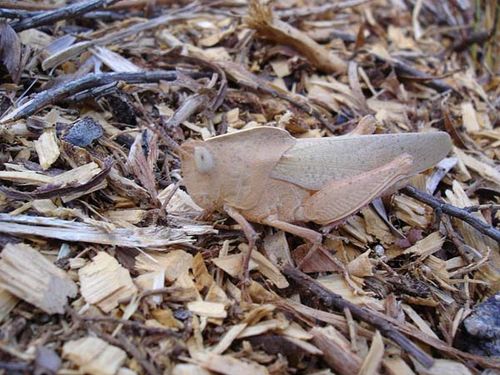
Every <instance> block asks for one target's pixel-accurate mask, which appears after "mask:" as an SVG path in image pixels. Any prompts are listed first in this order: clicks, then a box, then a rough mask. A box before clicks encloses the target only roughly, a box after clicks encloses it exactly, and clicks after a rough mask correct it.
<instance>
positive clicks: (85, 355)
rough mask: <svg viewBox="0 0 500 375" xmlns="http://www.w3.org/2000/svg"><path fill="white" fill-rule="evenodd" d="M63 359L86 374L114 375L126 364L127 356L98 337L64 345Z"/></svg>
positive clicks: (85, 338) (84, 338)
mask: <svg viewBox="0 0 500 375" xmlns="http://www.w3.org/2000/svg"><path fill="white" fill-rule="evenodd" d="M62 352H63V357H64V358H67V359H69V360H70V361H71V362H73V363H74V364H76V365H77V366H78V367H79V369H80V371H81V372H82V373H85V374H95V375H114V374H116V373H117V371H118V369H119V368H120V367H121V366H122V365H123V364H124V363H125V360H126V358H127V354H126V353H125V352H124V351H123V350H122V349H120V348H118V347H116V346H113V345H109V344H108V343H107V342H106V341H104V340H101V339H99V338H97V337H82V338H81V339H78V340H72V341H67V342H66V343H65V344H64V345H63V350H62Z"/></svg>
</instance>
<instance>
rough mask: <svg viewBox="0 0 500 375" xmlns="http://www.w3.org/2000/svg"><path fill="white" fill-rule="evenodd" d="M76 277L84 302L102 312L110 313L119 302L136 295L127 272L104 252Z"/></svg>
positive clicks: (134, 287) (135, 289) (135, 288)
mask: <svg viewBox="0 0 500 375" xmlns="http://www.w3.org/2000/svg"><path fill="white" fill-rule="evenodd" d="M78 277H79V278H80V288H81V293H82V296H83V298H84V299H85V301H86V302H87V303H90V304H96V305H97V306H99V308H101V310H103V311H104V312H110V311H111V310H113V309H114V308H115V307H117V306H118V304H119V303H120V301H122V300H125V299H128V298H131V297H132V296H133V295H134V294H136V293H137V287H136V286H135V284H134V283H133V281H132V278H131V277H130V273H129V272H128V270H127V269H125V268H123V267H122V266H121V265H120V264H119V263H118V261H117V260H116V259H115V258H113V257H112V256H111V255H109V254H108V253H106V252H104V251H102V252H100V253H99V254H97V255H96V256H95V257H94V258H93V259H92V262H91V263H89V264H87V265H86V266H85V267H83V268H81V269H80V270H79V271H78Z"/></svg>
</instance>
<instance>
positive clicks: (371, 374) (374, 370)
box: [358, 331, 384, 375]
mask: <svg viewBox="0 0 500 375" xmlns="http://www.w3.org/2000/svg"><path fill="white" fill-rule="evenodd" d="M383 356H384V342H383V341H382V335H381V334H380V332H379V331H376V332H375V335H374V336H373V340H372V345H371V346H370V351H369V352H368V355H367V356H366V357H365V359H364V361H363V364H362V365H361V369H360V370H359V373H358V374H359V375H376V374H378V373H379V372H378V368H379V367H380V364H381V362H382V358H383Z"/></svg>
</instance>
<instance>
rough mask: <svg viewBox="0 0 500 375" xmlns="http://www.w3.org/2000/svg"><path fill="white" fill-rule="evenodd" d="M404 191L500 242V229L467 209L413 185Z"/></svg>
mask: <svg viewBox="0 0 500 375" xmlns="http://www.w3.org/2000/svg"><path fill="white" fill-rule="evenodd" d="M402 192H403V193H405V194H406V195H408V196H410V197H412V198H415V199H416V200H418V201H420V202H423V203H425V204H428V205H429V206H431V207H432V208H434V209H436V210H439V211H441V212H442V213H444V214H446V215H450V216H453V217H456V218H457V219H460V220H462V221H465V222H466V223H467V224H469V225H471V226H472V227H474V228H475V229H477V230H478V231H479V232H481V233H482V234H484V235H486V236H488V237H491V238H493V239H494V240H495V241H498V242H500V230H498V229H496V228H493V227H492V226H491V225H488V224H487V223H485V222H483V221H481V220H479V219H478V218H477V217H476V216H474V215H473V214H471V213H470V212H469V211H468V210H467V209H463V208H459V207H455V206H453V205H451V204H449V203H445V202H443V201H442V200H440V199H438V198H435V197H433V196H432V195H430V194H427V193H424V192H423V191H420V190H418V189H416V188H414V187H413V186H407V187H405V188H403V189H402Z"/></svg>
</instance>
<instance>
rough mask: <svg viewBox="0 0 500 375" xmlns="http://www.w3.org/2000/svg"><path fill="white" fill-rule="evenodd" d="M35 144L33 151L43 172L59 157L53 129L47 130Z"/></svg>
mask: <svg viewBox="0 0 500 375" xmlns="http://www.w3.org/2000/svg"><path fill="white" fill-rule="evenodd" d="M34 143H35V151H36V153H37V154H38V161H39V162H40V166H41V167H42V169H43V170H46V169H48V168H49V167H50V166H51V165H52V164H53V163H54V162H55V161H56V160H57V158H58V157H59V155H60V153H61V152H60V151H59V145H58V144H57V137H56V131H55V129H47V130H45V131H44V132H43V133H42V135H41V136H40V137H39V138H38V140H37V141H35V142H34Z"/></svg>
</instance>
